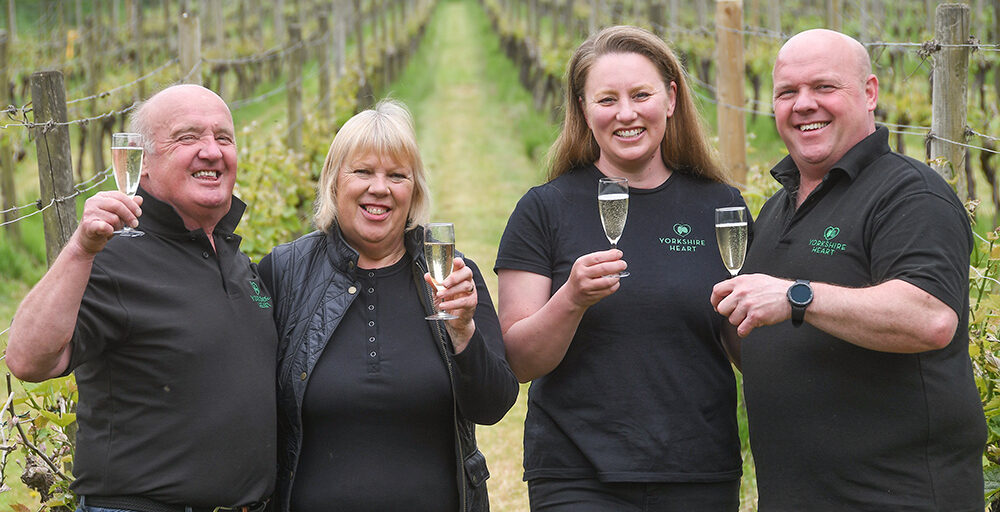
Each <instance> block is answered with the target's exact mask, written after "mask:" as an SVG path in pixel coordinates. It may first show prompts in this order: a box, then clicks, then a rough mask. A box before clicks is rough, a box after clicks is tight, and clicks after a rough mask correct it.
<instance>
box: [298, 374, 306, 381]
mask: <svg viewBox="0 0 1000 512" xmlns="http://www.w3.org/2000/svg"><path fill="white" fill-rule="evenodd" d="M299 380H306V372H302V375H299Z"/></svg>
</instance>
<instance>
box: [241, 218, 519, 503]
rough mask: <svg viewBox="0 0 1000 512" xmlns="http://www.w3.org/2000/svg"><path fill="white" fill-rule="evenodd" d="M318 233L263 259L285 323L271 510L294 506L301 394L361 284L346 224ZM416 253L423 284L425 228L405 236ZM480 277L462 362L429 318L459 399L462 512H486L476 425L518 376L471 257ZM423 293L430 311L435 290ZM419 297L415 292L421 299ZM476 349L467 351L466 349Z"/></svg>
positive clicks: (490, 415) (489, 417)
mask: <svg viewBox="0 0 1000 512" xmlns="http://www.w3.org/2000/svg"><path fill="white" fill-rule="evenodd" d="M331 231H333V233H324V232H320V231H315V232H313V233H310V234H308V235H305V236H303V237H302V238H300V239H298V240H296V241H294V242H291V243H287V244H283V245H280V246H278V247H275V248H274V250H273V251H272V252H271V254H269V255H267V256H265V257H264V259H263V261H261V264H260V270H261V274H262V278H263V279H264V282H265V284H267V285H269V286H270V290H271V294H272V297H273V298H274V317H275V324H276V325H277V328H278V339H279V345H278V482H277V487H276V491H275V499H274V501H273V502H272V504H273V507H272V509H274V510H278V511H282V512H285V511H288V510H289V502H290V497H291V492H290V491H291V486H292V484H293V482H294V479H295V473H294V472H295V468H296V466H297V464H298V457H299V453H300V451H301V449H302V414H301V408H302V399H303V397H304V396H305V391H306V386H308V384H309V377H310V376H311V375H312V370H313V368H314V367H315V365H316V361H318V360H319V357H320V354H322V352H323V349H324V348H325V347H326V343H327V342H328V341H329V339H330V337H331V335H332V334H333V332H334V330H336V329H337V326H338V325H339V324H340V320H341V318H342V317H343V314H344V312H345V311H347V308H348V306H349V305H350V304H351V302H352V301H353V300H354V298H355V297H356V296H357V293H352V290H354V291H356V290H357V289H359V288H360V285H359V284H358V282H356V281H355V279H354V272H355V268H356V265H357V261H358V253H357V251H355V250H354V249H353V248H351V247H350V246H349V245H348V244H347V243H346V242H345V241H344V239H343V237H342V235H341V233H340V230H339V229H338V228H336V227H334V228H333V229H332V230H331ZM405 238H406V240H405V242H406V250H407V252H408V253H409V254H410V256H411V257H412V259H413V262H414V265H413V269H412V273H413V278H414V279H415V280H418V281H419V283H421V284H423V283H424V281H423V275H424V273H425V272H426V268H427V265H426V262H425V260H424V256H423V230H422V228H419V227H418V228H416V229H414V230H411V231H410V232H408V233H406V234H405ZM465 261H466V264H468V265H469V266H470V267H471V268H472V270H473V273H474V275H475V281H476V287H477V292H478V296H479V305H478V307H477V308H476V314H475V322H476V333H475V334H474V335H473V337H472V340H470V342H469V345H468V346H467V347H466V349H465V351H463V354H462V356H463V357H462V365H461V367H459V365H457V364H456V361H455V355H454V353H453V348H452V344H451V340H450V339H449V338H448V334H447V332H446V331H445V329H444V326H443V325H442V323H441V322H428V325H429V327H430V328H431V331H432V333H433V334H434V337H435V338H436V339H437V341H438V347H439V349H440V353H441V357H442V358H443V359H444V361H445V364H446V366H447V368H448V374H449V378H450V380H451V384H452V395H453V397H455V408H454V411H455V413H454V418H455V437H456V439H455V443H456V453H457V457H456V472H457V474H458V482H459V489H458V492H459V497H460V503H461V511H462V512H486V511H488V510H489V499H488V497H487V493H486V483H485V482H486V479H487V478H489V471H488V469H487V467H486V458H485V457H484V456H483V454H482V452H480V451H479V449H478V447H477V446H476V435H475V424H476V423H479V424H492V423H496V422H497V421H499V420H500V419H501V418H502V417H503V415H504V414H505V413H506V412H507V411H508V410H509V409H510V407H511V406H512V405H513V403H514V400H515V399H516V398H517V392H518V384H517V379H516V378H515V377H514V374H513V372H511V370H510V367H509V366H508V364H507V361H506V359H505V358H504V348H503V341H502V339H501V335H500V324H499V321H498V320H497V316H496V311H495V309H494V308H493V303H492V301H491V300H490V295H489V291H488V290H487V289H486V286H485V284H484V282H483V279H482V274H481V273H480V272H479V269H478V268H477V267H476V266H475V264H474V263H473V262H472V261H470V260H465ZM418 289H422V290H425V291H426V294H425V295H424V296H422V297H420V298H419V300H420V301H421V302H422V303H423V306H424V309H425V310H426V311H427V312H428V314H430V313H431V312H432V307H431V306H430V300H431V299H430V294H429V293H430V292H429V290H428V289H427V287H426V286H425V285H424V286H418ZM415 299H416V298H415ZM470 349H471V350H472V352H471V353H470V355H472V356H473V357H467V356H466V352H468V351H469V350H470Z"/></svg>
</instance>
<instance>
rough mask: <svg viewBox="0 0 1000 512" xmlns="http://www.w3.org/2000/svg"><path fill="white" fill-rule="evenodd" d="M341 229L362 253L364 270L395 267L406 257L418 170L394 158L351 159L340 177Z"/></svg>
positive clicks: (338, 177)
mask: <svg viewBox="0 0 1000 512" xmlns="http://www.w3.org/2000/svg"><path fill="white" fill-rule="evenodd" d="M336 187H337V192H336V198H337V199H336V201H337V224H338V225H339V226H340V230H341V232H343V234H344V239H345V240H346V241H347V243H348V244H350V245H351V247H354V248H355V249H357V251H358V252H359V253H360V257H359V259H358V265H359V266H361V267H363V268H379V267H383V266H387V265H391V264H393V263H395V262H396V261H398V259H399V258H400V257H401V256H402V255H403V253H404V252H405V246H404V244H403V232H404V231H405V230H406V221H407V218H408V217H409V213H410V204H411V202H412V199H413V187H414V178H413V171H412V170H411V168H410V167H409V166H408V165H405V164H401V163H399V162H396V161H394V160H393V159H392V158H389V157H379V156H377V155H373V154H362V155H355V156H354V157H353V158H348V159H347V160H345V162H344V166H343V167H341V169H340V172H339V173H338V175H337V184H336Z"/></svg>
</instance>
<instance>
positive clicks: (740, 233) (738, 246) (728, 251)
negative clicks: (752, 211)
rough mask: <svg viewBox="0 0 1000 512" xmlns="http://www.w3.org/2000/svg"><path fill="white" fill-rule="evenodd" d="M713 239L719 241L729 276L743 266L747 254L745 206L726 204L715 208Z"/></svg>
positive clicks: (733, 274)
mask: <svg viewBox="0 0 1000 512" xmlns="http://www.w3.org/2000/svg"><path fill="white" fill-rule="evenodd" d="M715 240H716V241H717V242H718V243H719V252H720V253H721V254H722V263H724V264H725V265H726V268H727V269H728V270H729V274H730V276H731V277H736V274H738V273H739V272H740V269H741V268H743V260H744V259H745V258H746V255H747V209H746V207H745V206H728V207H726V208H716V209H715Z"/></svg>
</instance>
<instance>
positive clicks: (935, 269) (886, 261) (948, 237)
mask: <svg viewBox="0 0 1000 512" xmlns="http://www.w3.org/2000/svg"><path fill="white" fill-rule="evenodd" d="M871 240H872V243H871V275H872V279H873V281H874V283H876V284H877V283H882V282H885V281H889V280H892V279H901V280H903V281H906V282H908V283H910V284H913V285H914V286H917V287H918V288H920V289H922V290H924V291H926V292H927V293H929V294H931V295H933V296H934V297H936V298H938V299H939V300H941V301H942V302H944V303H945V304H948V306H950V307H951V308H952V309H954V310H955V312H956V313H958V315H959V317H961V316H962V314H963V309H964V308H965V300H966V297H965V294H966V290H967V287H968V282H969V255H970V254H971V251H972V231H971V228H970V227H969V222H968V220H967V218H966V216H965V213H964V211H962V210H961V209H960V207H959V206H957V205H956V204H955V202H953V201H949V200H948V199H946V198H943V197H941V196H939V195H937V194H934V193H931V192H920V193H915V194H910V195H907V196H904V197H902V198H899V199H898V200H896V201H894V202H893V203H892V204H890V205H888V206H887V207H886V208H885V209H884V210H883V212H882V213H881V214H880V215H878V216H877V217H876V218H875V220H874V223H873V224H872V236H871Z"/></svg>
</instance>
